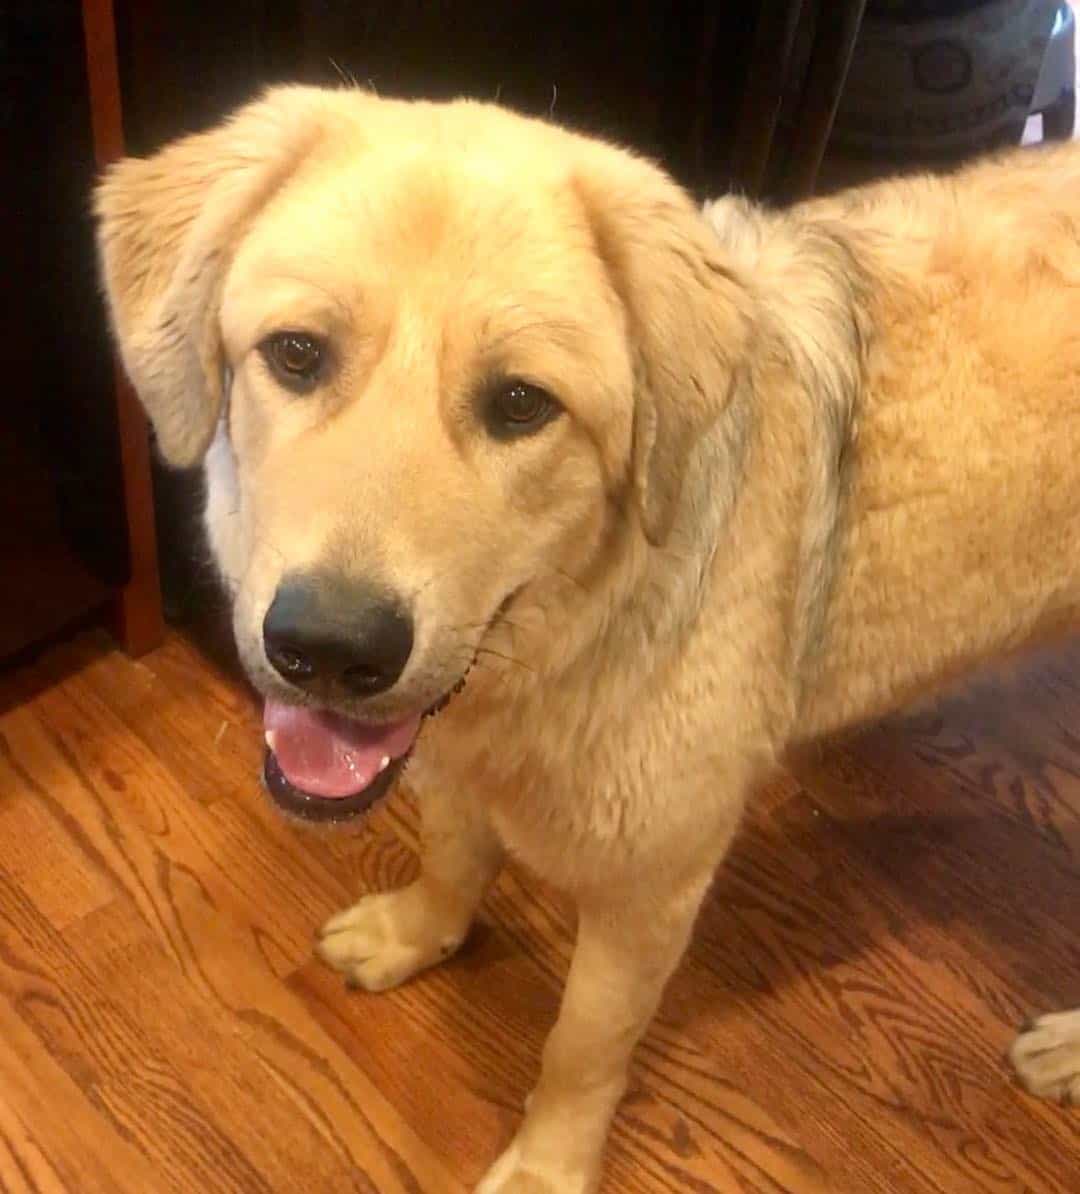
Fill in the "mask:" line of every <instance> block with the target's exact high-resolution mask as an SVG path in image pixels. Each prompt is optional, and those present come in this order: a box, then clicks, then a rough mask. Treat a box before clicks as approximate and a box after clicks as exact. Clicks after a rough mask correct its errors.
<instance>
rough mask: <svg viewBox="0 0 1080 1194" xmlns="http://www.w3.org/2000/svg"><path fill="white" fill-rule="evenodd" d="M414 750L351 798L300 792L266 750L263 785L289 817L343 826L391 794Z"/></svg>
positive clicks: (446, 698)
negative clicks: (342, 824) (343, 823)
mask: <svg viewBox="0 0 1080 1194" xmlns="http://www.w3.org/2000/svg"><path fill="white" fill-rule="evenodd" d="M470 671H471V665H470V667H469V668H466V670H465V672H464V673H463V675H462V677H461V679H460V680H458V682H457V683H456V684H455V685H454V686H453V687H452V688H450V689H448V690H447V691H446V692H445V693H443V695H442V696H441V697H439V698H438V699H437V700H436V701H434V702H433V703H432V704H431V705H429V706H428V708H427V709H426V710H425V711H424V712H423V713H422V714H421V715H420V722H421V725H422V724H423V723H424V722H425V721H427V720H428V719H430V718H432V717H437V716H438V714H439V713H441V712H442V711H443V709H445V708H446V706H447V705H448V704H449V703H450V702H451V701H452V700H453V699H454V697H455V696H456V695H457V694H458V693H459V692H461V690H462V689H463V688H464V687H465V683H466V681H467V679H468V676H469V672H470ZM414 747H415V742H414V743H413V746H410V747H409V749H408V750H407V751H406V752H405V753H404V754H402V755H399V756H397V757H396V758H392V759H391V760H390V761H389V763H388V764H387V765H386V767H384V768H383V770H382V771H380V772H379V773H378V774H377V775H376V776H375V778H374V779H373V780H372V781H371V783H369V784H368V785H367V787H366V788H362V789H361V790H360V791H359V792H354V793H353V794H352V795H349V796H320V795H317V794H316V793H314V792H306V791H304V789H303V788H298V787H297V786H296V785H295V784H293V783H291V782H290V781H289V779H288V778H287V777H286V775H285V772H284V771H283V770H282V769H281V765H280V764H279V763H278V761H277V757H276V756H275V754H274V752H273V750H270V749H267V751H266V753H265V757H264V759H263V771H262V779H263V785H264V787H265V788H266V790H267V792H268V793H269V794H270V797H271V799H272V800H273V801H274V803H275V804H276V805H277V806H278V808H280V809H281V810H282V812H284V813H286V814H288V815H289V816H291V817H295V818H296V819H298V820H301V821H308V822H311V823H314V824H320V825H333V824H341V823H342V822H345V821H351V820H353V819H354V818H356V817H359V816H362V815H363V814H364V813H366V812H368V811H369V810H370V809H371V808H372V807H373V806H374V805H375V804H377V803H378V802H379V800H381V799H382V798H383V797H384V796H385V795H386V794H387V793H388V792H389V791H390V789H391V788H392V787H393V786H394V782H395V780H397V779H398V777H399V776H400V775H401V773H402V772H403V771H404V770H405V767H406V765H407V763H408V761H409V759H410V758H411V757H412V752H413V749H414Z"/></svg>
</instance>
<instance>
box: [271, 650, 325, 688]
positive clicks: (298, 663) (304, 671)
mask: <svg viewBox="0 0 1080 1194" xmlns="http://www.w3.org/2000/svg"><path fill="white" fill-rule="evenodd" d="M266 653H267V655H268V656H269V657H270V662H271V663H272V664H273V665H274V667H275V668H276V669H277V670H278V671H279V672H281V674H282V675H283V676H287V677H289V678H290V679H294V680H307V679H310V677H311V676H313V675H314V674H315V665H314V664H313V663H312V662H311V660H310V659H309V658H308V657H307V656H306V655H304V654H303V653H302V652H300V651H297V650H294V649H293V648H292V647H279V646H268V647H267V652H266Z"/></svg>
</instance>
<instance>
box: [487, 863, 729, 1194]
mask: <svg viewBox="0 0 1080 1194" xmlns="http://www.w3.org/2000/svg"><path fill="white" fill-rule="evenodd" d="M710 878H711V872H710V873H708V874H702V875H699V876H696V877H695V878H694V879H693V880H691V881H689V882H684V883H681V884H679V885H677V886H676V887H675V888H674V890H672V888H671V887H670V886H669V887H668V890H661V888H660V885H659V884H657V885H653V886H652V887H651V888H649V889H648V890H646V891H641V890H638V891H626V890H615V891H611V892H609V893H606V894H605V895H604V896H603V897H592V898H590V899H588V900H586V901H583V902H581V903H580V904H579V919H578V938H577V946H576V948H575V950H574V956H573V960H572V961H571V964H570V973H569V976H568V977H567V982H566V991H565V993H564V995H563V1002H562V1008H561V1011H560V1013H559V1018H558V1020H557V1022H556V1024H555V1027H554V1028H553V1029H552V1031H551V1035H550V1036H549V1037H548V1039H547V1043H546V1044H545V1046H544V1056H543V1065H542V1067H541V1071H540V1079H539V1081H538V1083H537V1085H536V1087H535V1089H534V1090H533V1093H532V1095H531V1096H530V1098H529V1100H528V1103H527V1109H526V1114H525V1119H524V1122H523V1123H522V1125H521V1128H520V1130H519V1131H518V1134H517V1136H516V1137H515V1138H514V1141H513V1143H512V1144H511V1145H510V1147H509V1148H508V1149H507V1150H506V1152H505V1153H503V1155H502V1157H500V1159H499V1160H498V1162H497V1163H496V1164H495V1166H494V1168H492V1169H491V1170H490V1172H489V1173H488V1174H487V1176H486V1177H485V1178H484V1180H483V1181H482V1182H481V1183H480V1185H479V1187H478V1188H477V1194H588V1192H589V1191H592V1190H595V1188H596V1185H597V1182H598V1181H599V1176H600V1166H601V1159H602V1154H603V1149H604V1141H605V1138H606V1137H607V1132H608V1126H609V1124H610V1122H611V1117H612V1115H613V1114H614V1111H615V1108H616V1105H617V1104H618V1102H619V1099H620V1098H621V1097H622V1094H623V1091H624V1089H625V1087H626V1079H627V1069H628V1066H629V1062H630V1055H631V1053H632V1051H633V1049H634V1046H635V1045H636V1043H637V1041H638V1040H639V1038H640V1037H641V1035H642V1034H643V1033H644V1031H645V1029H646V1028H647V1027H648V1024H649V1021H650V1020H651V1019H652V1016H653V1014H654V1012H655V1011H656V1007H657V1004H658V1003H659V1002H660V996H661V994H662V993H663V989H664V986H665V984H666V983H667V980H668V978H669V977H670V975H671V972H672V971H673V970H674V969H675V966H676V965H677V964H678V961H679V959H680V957H681V956H682V954H683V951H684V950H685V948H686V943H687V940H688V938H689V936H690V931H691V929H692V927H693V923H694V919H695V917H696V915H697V911H698V908H699V906H700V904H701V900H702V897H703V895H704V893H705V891H706V889H707V887H708V885H709V881H710Z"/></svg>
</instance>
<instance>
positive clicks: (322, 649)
mask: <svg viewBox="0 0 1080 1194" xmlns="http://www.w3.org/2000/svg"><path fill="white" fill-rule="evenodd" d="M263 645H264V647H265V650H266V658H267V659H269V660H270V663H271V664H272V665H273V667H274V669H275V670H276V671H277V672H278V673H279V674H280V675H281V676H283V677H284V678H285V679H286V680H288V681H289V683H290V684H295V685H297V686H298V687H300V688H309V689H315V688H319V689H324V690H325V689H327V688H331V689H332V688H336V687H338V686H340V687H343V688H344V689H345V690H346V691H347V692H349V693H352V694H353V695H355V696H374V695H375V694H376V693H378V692H385V691H386V689H388V688H390V687H392V686H393V685H394V683H395V682H396V681H397V679H398V677H399V676H400V675H401V673H402V672H403V671H404V670H405V665H406V664H407V663H408V662H409V655H410V654H411V653H412V647H413V624H412V619H411V618H410V617H409V616H408V615H407V614H406V613H404V612H403V610H402V608H401V606H400V604H399V603H398V602H397V601H395V600H394V598H393V597H392V596H390V595H388V594H386V593H383V592H381V591H379V590H378V589H376V588H374V587H370V586H367V585H360V584H349V585H344V584H341V583H340V582H334V581H329V580H320V579H319V578H317V577H309V576H305V577H298V578H287V579H286V580H284V581H283V582H282V583H281V585H279V586H278V591H277V593H276V594H275V596H274V600H273V602H272V603H271V605H270V608H269V609H268V610H267V611H266V618H265V619H264V620H263Z"/></svg>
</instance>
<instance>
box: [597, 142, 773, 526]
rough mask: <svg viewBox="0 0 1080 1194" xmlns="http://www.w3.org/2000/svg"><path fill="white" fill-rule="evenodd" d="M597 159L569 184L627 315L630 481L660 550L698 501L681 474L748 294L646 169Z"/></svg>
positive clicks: (714, 395) (688, 210)
mask: <svg viewBox="0 0 1080 1194" xmlns="http://www.w3.org/2000/svg"><path fill="white" fill-rule="evenodd" d="M604 150H605V152H604V154H603V157H602V158H600V159H599V160H597V161H593V162H588V163H586V165H585V167H584V168H583V169H582V170H581V171H580V173H579V175H578V179H577V181H578V187H579V190H580V192H581V195H582V197H583V200H584V202H585V206H586V209H587V211H588V213H589V218H590V222H591V226H592V229H593V235H594V238H595V241H596V245H597V249H598V251H599V253H600V256H601V258H602V259H603V261H604V263H605V264H606V267H607V270H608V273H609V276H610V278H611V280H612V284H613V286H614V288H615V290H616V292H617V294H618V295H619V297H620V299H621V301H622V303H623V306H624V308H625V310H626V313H627V319H628V325H629V334H630V337H631V340H632V342H633V349H634V353H635V356H636V361H635V366H636V368H635V373H636V379H637V393H636V395H635V407H634V430H633V450H632V461H631V468H632V481H633V486H634V494H635V500H636V503H637V506H638V511H639V514H640V518H641V525H642V529H643V531H644V533H645V536H646V538H647V539H648V541H649V542H650V543H652V544H653V545H660V544H662V543H664V542H665V541H666V540H667V538H668V535H669V534H670V533H671V529H672V526H673V525H674V522H675V519H676V515H677V513H678V511H679V509H680V503H682V502H685V501H689V500H694V499H696V498H697V497H699V496H700V497H701V498H702V499H704V498H706V497H707V495H706V494H701V495H697V494H691V493H688V492H687V472H688V467H689V464H690V460H691V457H692V454H693V453H694V451H695V449H696V447H697V446H698V445H699V444H700V443H701V441H702V440H703V438H704V437H705V436H707V435H708V434H709V433H710V431H711V430H713V429H714V428H715V427H716V424H717V423H718V421H719V420H721V418H722V417H723V416H724V414H725V411H726V410H727V409H728V408H729V406H730V404H731V399H732V397H733V395H734V393H735V389H736V384H737V381H738V379H739V376H740V374H741V372H742V364H743V361H744V358H745V354H746V351H747V345H748V340H749V334H750V311H751V304H750V296H749V294H748V292H747V290H746V289H745V287H743V285H742V284H741V282H740V281H739V279H738V278H737V276H736V275H735V273H734V271H733V269H732V268H731V266H730V265H729V263H728V262H727V261H725V260H724V257H723V249H722V246H721V245H720V244H719V242H718V241H717V239H716V237H715V235H714V234H713V233H712V232H711V231H710V230H709V228H708V227H707V225H706V224H705V222H704V221H703V219H702V217H701V214H700V213H699V211H698V209H697V208H696V206H695V205H694V204H693V202H692V201H691V200H690V198H689V196H688V195H687V194H686V193H685V192H684V191H682V190H681V189H680V188H679V187H678V186H676V185H675V183H673V182H672V181H671V180H670V179H669V178H668V177H667V176H666V175H665V174H664V173H663V172H662V171H661V170H659V169H658V168H656V167H655V166H653V165H651V164H650V163H648V162H644V161H641V160H640V159H637V158H634V157H632V156H631V155H629V154H626V153H623V152H622V151H620V150H614V149H611V148H610V147H604ZM728 430H729V431H730V432H731V434H735V433H736V430H737V429H734V428H729V429H728ZM722 438H723V437H722ZM734 463H735V462H734V461H732V466H733V467H734ZM699 480H700V478H699Z"/></svg>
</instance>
